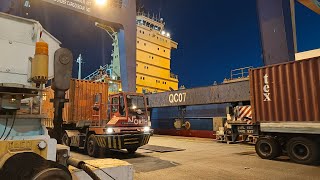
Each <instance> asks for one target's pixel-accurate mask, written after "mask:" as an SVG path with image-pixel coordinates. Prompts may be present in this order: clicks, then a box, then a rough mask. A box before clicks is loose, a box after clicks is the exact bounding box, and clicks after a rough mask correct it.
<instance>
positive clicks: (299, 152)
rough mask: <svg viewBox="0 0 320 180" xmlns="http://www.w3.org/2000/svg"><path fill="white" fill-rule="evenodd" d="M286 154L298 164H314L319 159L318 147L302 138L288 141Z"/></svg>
mask: <svg viewBox="0 0 320 180" xmlns="http://www.w3.org/2000/svg"><path fill="white" fill-rule="evenodd" d="M287 152H288V155H289V157H290V159H291V160H292V161H294V162H296V163H300V164H314V163H315V162H316V161H318V159H319V145H318V144H317V143H316V142H314V141H312V140H310V139H307V138H303V137H294V138H292V139H290V140H289V142H288V143H287Z"/></svg>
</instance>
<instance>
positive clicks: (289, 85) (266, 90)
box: [250, 57, 320, 123]
mask: <svg viewBox="0 0 320 180" xmlns="http://www.w3.org/2000/svg"><path fill="white" fill-rule="evenodd" d="M319 71H320V58H319V57H318V58H313V59H307V60H302V61H294V62H289V63H283V64H276V65H272V66H266V67H262V68H257V69H252V70H250V96H251V97H250V99H251V106H252V111H253V121H254V122H261V123H279V122H282V123H284V122H309V123H310V122H315V123H320V72H319Z"/></svg>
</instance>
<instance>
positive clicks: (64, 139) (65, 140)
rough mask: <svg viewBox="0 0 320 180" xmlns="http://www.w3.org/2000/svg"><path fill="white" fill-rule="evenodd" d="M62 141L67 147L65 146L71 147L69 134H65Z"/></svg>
mask: <svg viewBox="0 0 320 180" xmlns="http://www.w3.org/2000/svg"><path fill="white" fill-rule="evenodd" d="M61 141H62V144H63V145H65V146H70V142H71V140H70V138H69V136H68V134H67V133H66V132H65V133H64V134H63V136H62V138H61Z"/></svg>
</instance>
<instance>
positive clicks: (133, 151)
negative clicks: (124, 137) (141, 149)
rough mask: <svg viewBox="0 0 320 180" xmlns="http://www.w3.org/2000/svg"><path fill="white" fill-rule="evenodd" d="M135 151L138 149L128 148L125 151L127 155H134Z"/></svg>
mask: <svg viewBox="0 0 320 180" xmlns="http://www.w3.org/2000/svg"><path fill="white" fill-rule="evenodd" d="M137 150H138V148H128V149H127V151H128V153H129V154H134V153H135V152H136V151H137Z"/></svg>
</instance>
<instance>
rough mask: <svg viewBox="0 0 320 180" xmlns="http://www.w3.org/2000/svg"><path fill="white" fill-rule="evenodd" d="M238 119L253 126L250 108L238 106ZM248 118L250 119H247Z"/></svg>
mask: <svg viewBox="0 0 320 180" xmlns="http://www.w3.org/2000/svg"><path fill="white" fill-rule="evenodd" d="M238 112H239V113H238V118H239V119H241V120H243V121H245V122H247V124H253V123H252V121H251V120H250V119H252V110H251V106H238ZM247 118H250V119H247Z"/></svg>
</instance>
